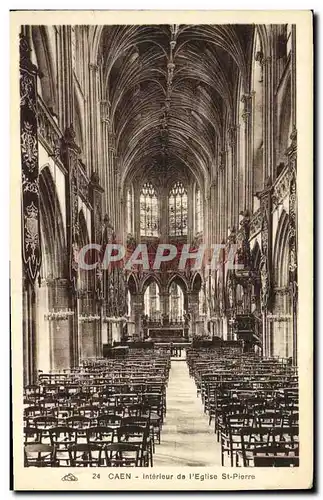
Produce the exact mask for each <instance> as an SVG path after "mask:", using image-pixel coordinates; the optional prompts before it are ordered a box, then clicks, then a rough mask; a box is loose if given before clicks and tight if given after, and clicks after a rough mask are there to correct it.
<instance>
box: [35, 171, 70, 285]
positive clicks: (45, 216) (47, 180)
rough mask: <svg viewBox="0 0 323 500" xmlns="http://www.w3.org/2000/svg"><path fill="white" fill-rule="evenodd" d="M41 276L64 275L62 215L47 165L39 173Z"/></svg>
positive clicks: (65, 260)
mask: <svg viewBox="0 0 323 500" xmlns="http://www.w3.org/2000/svg"><path fill="white" fill-rule="evenodd" d="M39 193H40V227H41V245H42V266H41V275H42V277H51V278H58V277H63V276H66V272H67V259H66V242H65V232H64V224H63V217H62V212H61V207H60V202H59V199H58V196H57V191H56V186H55V182H54V179H53V176H52V173H51V171H50V167H49V165H45V166H44V167H43V168H42V170H41V172H40V175H39Z"/></svg>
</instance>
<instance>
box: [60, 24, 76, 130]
mask: <svg viewBox="0 0 323 500" xmlns="http://www.w3.org/2000/svg"><path fill="white" fill-rule="evenodd" d="M58 40H59V43H58V53H59V54H58V61H59V64H58V66H59V69H60V70H59V72H58V86H57V88H58V97H59V122H60V128H61V130H65V129H66V128H67V127H69V126H70V125H71V123H73V111H74V92H73V69H72V60H73V57H72V35H71V26H67V25H66V26H65V25H62V26H59V38H58Z"/></svg>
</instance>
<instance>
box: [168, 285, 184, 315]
mask: <svg viewBox="0 0 323 500" xmlns="http://www.w3.org/2000/svg"><path fill="white" fill-rule="evenodd" d="M169 297H170V301H169V313H170V319H171V321H181V320H182V319H183V314H184V295H183V292H182V290H181V288H180V287H179V286H178V285H177V284H176V283H174V282H173V283H172V284H171V286H170V289H169Z"/></svg>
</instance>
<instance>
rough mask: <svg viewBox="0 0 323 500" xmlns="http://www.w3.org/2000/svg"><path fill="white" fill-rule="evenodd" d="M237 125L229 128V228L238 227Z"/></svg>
mask: <svg viewBox="0 0 323 500" xmlns="http://www.w3.org/2000/svg"><path fill="white" fill-rule="evenodd" d="M238 130H239V127H238V125H232V126H231V127H230V128H229V147H230V160H231V162H230V166H229V170H230V176H229V185H228V189H229V190H230V192H231V195H230V200H229V207H228V210H229V215H230V217H229V226H230V228H233V227H238V225H239V200H238V194H239V192H238V189H237V182H238V165H237V161H238V160H237V139H238Z"/></svg>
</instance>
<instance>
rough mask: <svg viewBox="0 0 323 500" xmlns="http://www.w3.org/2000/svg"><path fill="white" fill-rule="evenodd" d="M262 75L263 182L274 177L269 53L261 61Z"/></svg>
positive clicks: (270, 59) (271, 66)
mask: <svg viewBox="0 0 323 500" xmlns="http://www.w3.org/2000/svg"><path fill="white" fill-rule="evenodd" d="M262 64H263V77H264V109H263V117H264V118H263V123H264V147H263V151H264V167H265V168H264V172H265V173H264V183H265V180H266V179H267V178H269V177H271V178H272V179H274V178H275V161H276V159H275V155H274V126H275V123H274V117H275V109H274V108H275V100H274V78H273V74H274V71H273V59H272V57H271V56H270V55H269V56H267V57H265V58H264V59H263V61H262Z"/></svg>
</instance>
